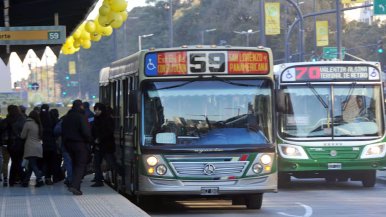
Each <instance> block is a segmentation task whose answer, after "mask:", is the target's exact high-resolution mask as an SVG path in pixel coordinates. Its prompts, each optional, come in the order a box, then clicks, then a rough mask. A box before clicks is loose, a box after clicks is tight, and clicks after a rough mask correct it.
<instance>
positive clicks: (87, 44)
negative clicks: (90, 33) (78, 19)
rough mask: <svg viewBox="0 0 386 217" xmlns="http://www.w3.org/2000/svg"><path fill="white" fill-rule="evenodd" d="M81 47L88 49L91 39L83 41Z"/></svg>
mask: <svg viewBox="0 0 386 217" xmlns="http://www.w3.org/2000/svg"><path fill="white" fill-rule="evenodd" d="M82 47H83V48H84V49H89V48H90V47H91V41H90V40H85V41H83V44H82Z"/></svg>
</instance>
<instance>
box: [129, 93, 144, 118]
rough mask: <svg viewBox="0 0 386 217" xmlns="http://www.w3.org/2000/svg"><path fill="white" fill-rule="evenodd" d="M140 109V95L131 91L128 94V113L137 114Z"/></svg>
mask: <svg viewBox="0 0 386 217" xmlns="http://www.w3.org/2000/svg"><path fill="white" fill-rule="evenodd" d="M141 108H142V93H141V91H139V90H131V91H130V94H129V113H130V114H138V113H140V112H141Z"/></svg>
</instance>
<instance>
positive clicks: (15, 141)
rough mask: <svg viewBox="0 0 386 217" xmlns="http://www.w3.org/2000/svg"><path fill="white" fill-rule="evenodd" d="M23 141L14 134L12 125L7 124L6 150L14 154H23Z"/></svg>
mask: <svg viewBox="0 0 386 217" xmlns="http://www.w3.org/2000/svg"><path fill="white" fill-rule="evenodd" d="M24 143H25V139H22V138H21V137H20V135H19V134H17V133H16V132H15V128H14V127H13V125H10V124H8V150H10V151H11V152H14V153H24Z"/></svg>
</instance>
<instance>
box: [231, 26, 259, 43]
mask: <svg viewBox="0 0 386 217" xmlns="http://www.w3.org/2000/svg"><path fill="white" fill-rule="evenodd" d="M233 32H234V33H237V34H246V35H247V47H249V35H250V34H255V33H257V32H260V30H257V31H253V30H252V29H250V30H248V31H241V32H237V31H233Z"/></svg>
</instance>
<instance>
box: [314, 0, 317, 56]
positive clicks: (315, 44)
mask: <svg viewBox="0 0 386 217" xmlns="http://www.w3.org/2000/svg"><path fill="white" fill-rule="evenodd" d="M315 12H316V0H314V13H315ZM316 31H318V30H317V29H316V17H315V16H314V51H315V55H316V56H318V51H317V49H318V47H317V39H316Z"/></svg>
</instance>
